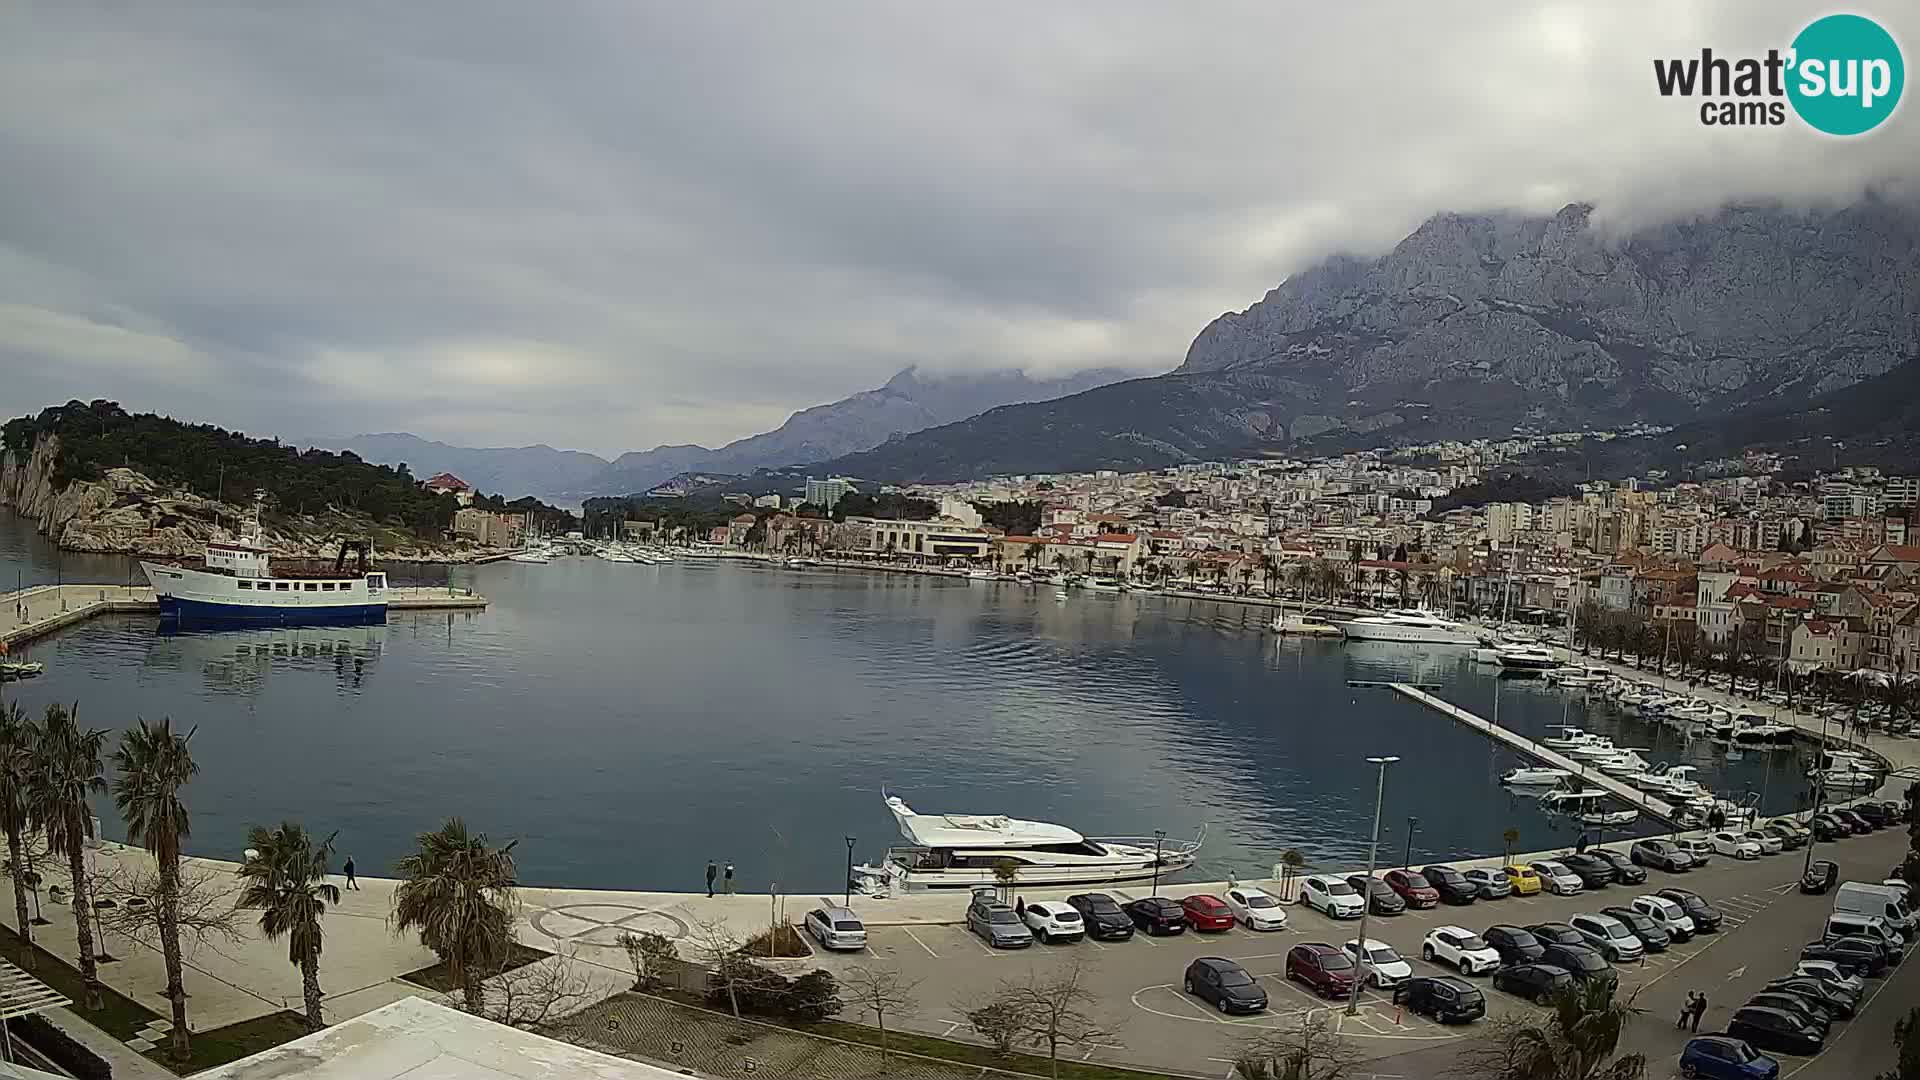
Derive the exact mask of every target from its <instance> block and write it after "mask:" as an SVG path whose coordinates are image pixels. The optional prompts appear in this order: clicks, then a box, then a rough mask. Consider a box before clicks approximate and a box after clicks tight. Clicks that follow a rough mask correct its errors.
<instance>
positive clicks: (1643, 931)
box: [1600, 904, 1673, 953]
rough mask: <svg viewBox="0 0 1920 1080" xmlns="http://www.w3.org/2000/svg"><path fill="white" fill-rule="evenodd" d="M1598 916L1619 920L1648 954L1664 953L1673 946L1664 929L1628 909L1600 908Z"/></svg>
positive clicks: (1617, 907) (1621, 907)
mask: <svg viewBox="0 0 1920 1080" xmlns="http://www.w3.org/2000/svg"><path fill="white" fill-rule="evenodd" d="M1600 914H1602V915H1607V916H1610V917H1612V918H1615V919H1618V920H1620V922H1621V923H1622V924H1623V925H1624V926H1626V928H1627V929H1628V930H1629V931H1630V932H1632V934H1633V936H1634V937H1637V938H1639V939H1640V947H1641V948H1643V949H1645V950H1646V951H1648V952H1650V953H1652V952H1666V951H1667V946H1669V945H1671V944H1673V935H1671V934H1669V933H1667V931H1666V928H1664V927H1662V926H1661V925H1660V924H1659V923H1657V922H1654V921H1653V920H1652V919H1650V918H1648V917H1646V916H1645V915H1642V914H1640V913H1639V912H1637V911H1635V910H1633V909H1632V908H1630V907H1625V906H1622V905H1617V904H1616V905H1614V906H1613V907H1604V908H1601V909H1600Z"/></svg>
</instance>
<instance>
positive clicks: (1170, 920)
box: [1121, 896, 1187, 937]
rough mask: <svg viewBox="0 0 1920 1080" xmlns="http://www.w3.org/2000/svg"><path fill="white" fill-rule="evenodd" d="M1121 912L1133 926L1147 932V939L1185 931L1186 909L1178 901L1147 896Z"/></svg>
mask: <svg viewBox="0 0 1920 1080" xmlns="http://www.w3.org/2000/svg"><path fill="white" fill-rule="evenodd" d="M1121 910H1123V911H1125V912H1126V913H1127V918H1129V919H1132V920H1133V925H1134V926H1135V927H1137V928H1139V929H1141V930H1145V931H1146V932H1147V936H1148V937H1152V936H1154V935H1156V934H1178V933H1182V932H1184V931H1185V930H1186V929H1187V909H1186V908H1183V907H1181V906H1180V901H1178V900H1169V899H1167V898H1166V897H1164V896H1147V897H1142V898H1141V899H1139V900H1135V901H1134V902H1132V903H1130V904H1128V905H1127V906H1126V907H1125V908H1122V909H1121Z"/></svg>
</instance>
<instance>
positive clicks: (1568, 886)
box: [1533, 859, 1585, 896]
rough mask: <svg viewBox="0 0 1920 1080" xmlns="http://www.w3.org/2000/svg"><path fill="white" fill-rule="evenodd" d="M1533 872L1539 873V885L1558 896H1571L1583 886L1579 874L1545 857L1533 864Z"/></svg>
mask: <svg viewBox="0 0 1920 1080" xmlns="http://www.w3.org/2000/svg"><path fill="white" fill-rule="evenodd" d="M1533 872H1534V873H1536V874H1539V875H1540V885H1541V887H1542V888H1544V889H1546V890H1547V891H1548V892H1550V893H1556V894H1558V895H1560V896H1572V895H1573V894H1574V893H1577V892H1579V891H1580V890H1581V889H1583V888H1585V886H1583V885H1581V884H1580V875H1579V874H1576V873H1574V872H1573V871H1571V870H1569V869H1567V868H1566V867H1565V866H1564V865H1562V864H1560V863H1557V862H1554V861H1553V860H1552V859H1547V860H1544V861H1542V862H1537V863H1534V864H1533Z"/></svg>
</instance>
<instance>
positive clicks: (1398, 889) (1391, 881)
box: [1380, 870, 1440, 908]
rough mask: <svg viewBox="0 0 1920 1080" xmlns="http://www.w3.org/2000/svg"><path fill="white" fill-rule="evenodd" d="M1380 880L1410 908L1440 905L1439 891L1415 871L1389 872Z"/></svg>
mask: <svg viewBox="0 0 1920 1080" xmlns="http://www.w3.org/2000/svg"><path fill="white" fill-rule="evenodd" d="M1380 880H1382V881H1384V882H1386V883H1387V888H1389V889H1392V890H1393V892H1394V895H1396V896H1398V897H1399V898H1400V899H1402V900H1405V901H1406V902H1407V906H1408V907H1410V908H1430V907H1433V906H1435V905H1437V904H1439V903H1440V890H1438V889H1436V888H1434V887H1433V884H1432V883H1431V882H1429V881H1428V880H1427V879H1426V878H1425V877H1422V876H1421V874H1420V872H1419V871H1417V870H1389V871H1387V872H1386V873H1385V874H1383V875H1382V876H1381V878H1380Z"/></svg>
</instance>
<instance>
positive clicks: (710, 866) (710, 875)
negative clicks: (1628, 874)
mask: <svg viewBox="0 0 1920 1080" xmlns="http://www.w3.org/2000/svg"><path fill="white" fill-rule="evenodd" d="M718 876H720V867H718V866H717V865H715V864H714V861H713V860H712V859H708V860H707V899H709V900H711V899H713V879H714V878H716V877H718Z"/></svg>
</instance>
